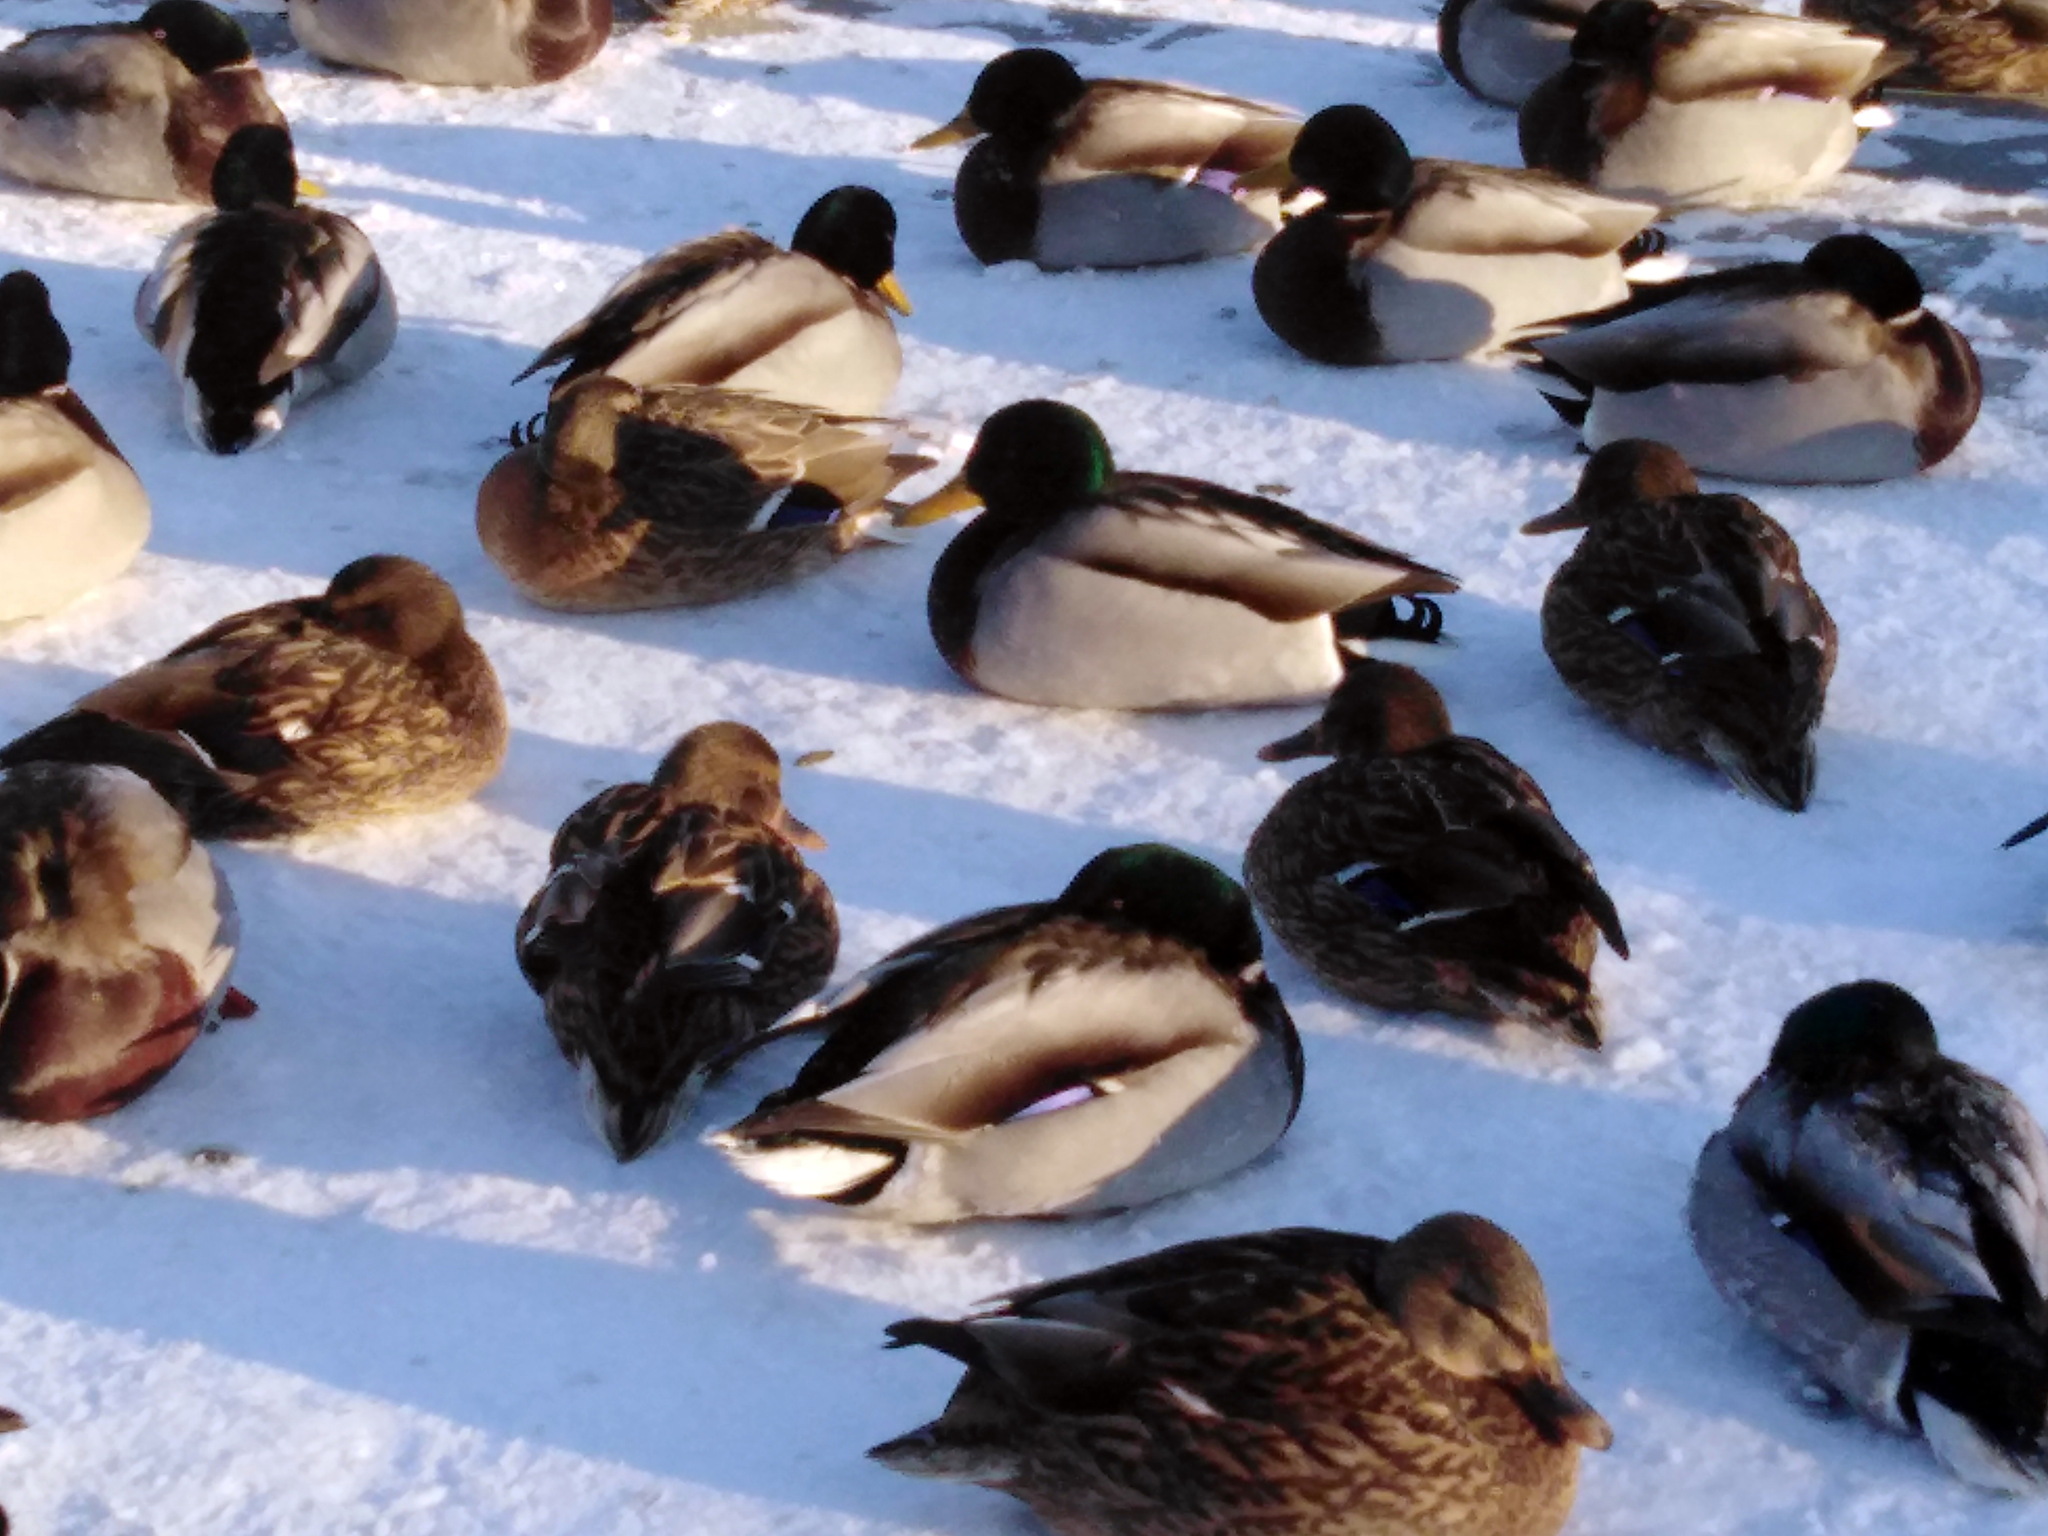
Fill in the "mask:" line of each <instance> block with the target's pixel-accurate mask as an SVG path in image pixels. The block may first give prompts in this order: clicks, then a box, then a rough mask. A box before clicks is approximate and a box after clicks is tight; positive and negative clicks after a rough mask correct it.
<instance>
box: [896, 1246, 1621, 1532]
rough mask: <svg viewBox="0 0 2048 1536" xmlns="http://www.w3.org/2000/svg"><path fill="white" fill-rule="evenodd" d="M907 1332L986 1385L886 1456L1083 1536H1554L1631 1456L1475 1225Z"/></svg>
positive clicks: (1519, 1263)
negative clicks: (1585, 1470) (1583, 1465)
mask: <svg viewBox="0 0 2048 1536" xmlns="http://www.w3.org/2000/svg"><path fill="white" fill-rule="evenodd" d="M1511 1330H1512V1331H1511ZM889 1331H890V1334H891V1337H892V1339H893V1340H894V1342H895V1343H896V1344H898V1345H913V1344H916V1345H925V1346H928V1347H931V1348H934V1349H938V1350H940V1351H942V1352H944V1353H946V1354H948V1355H951V1356H953V1357H954V1358H956V1359H958V1360H961V1361H962V1362H963V1363H964V1364H966V1365H967V1366H968V1372H967V1375H966V1377H965V1379H964V1380H963V1381H962V1382H961V1384H960V1386H959V1389H958V1390H957V1391H956V1392H955V1393H954V1395H953V1398H952V1400H951V1402H949V1403H948V1404H947V1406H946V1410H945V1412H944V1414H943V1415H942V1416H941V1417H940V1418H939V1419H938V1420H936V1421H935V1422H933V1423H931V1424H928V1425H926V1426H925V1427H924V1428H923V1429H921V1430H917V1431H913V1432H912V1433H911V1434H908V1435H905V1436H903V1437H901V1438H900V1439H898V1440H894V1441H891V1442H889V1443H888V1444H886V1445H882V1446H878V1447H876V1448H875V1450H874V1451H872V1452H870V1454H871V1455H873V1456H874V1457H875V1458H876V1459H877V1460H879V1461H881V1462H882V1463H883V1464H884V1465H886V1466H890V1467H892V1468H895V1469H896V1470H899V1471H904V1472H909V1473H912V1474H914V1475H921V1476H930V1477H943V1478H948V1479H955V1480H961V1481H970V1482H979V1483H983V1484H985V1485H987V1486H990V1487H996V1488H1000V1489H1002V1491H1004V1492H1006V1493H1010V1494H1012V1495H1014V1496H1015V1497H1017V1498H1019V1499H1022V1500H1023V1501H1024V1502H1025V1503H1027V1504H1029V1505H1030V1506H1031V1507H1032V1509H1033V1510H1034V1511H1036V1512H1037V1514H1038V1515H1039V1517H1040V1518H1041V1519H1042V1520H1044V1521H1045V1523H1046V1524H1047V1525H1048V1526H1050V1527H1051V1528H1052V1530H1053V1531H1055V1532H1057V1533H1059V1536H1248V1533H1257V1536H1452V1533H1456V1536H1551V1533H1553V1532H1555V1531H1556V1530H1557V1529H1558V1528H1559V1527H1560V1526H1561V1525H1562V1524H1563V1523H1564V1520H1565V1517H1566V1516H1567V1515H1568V1514H1569V1512H1570V1509H1571V1505H1572V1500H1573V1496H1574V1492H1575V1488H1576V1483H1577V1473H1578V1452H1579V1449H1580V1447H1581V1446H1591V1447H1594V1448H1604V1447H1605V1446H1606V1445H1607V1443H1608V1442H1609V1439H1610V1438H1611V1437H1610V1435H1609V1432H1608V1430H1607V1426H1606V1424H1605V1423H1604V1421H1602V1420H1601V1419H1600V1417H1599V1415H1598V1414H1597V1413H1595V1412H1594V1411H1593V1410H1592V1409H1591V1408H1590V1407H1589V1406H1588V1405H1587V1404H1586V1403H1585V1402H1584V1401H1583V1399H1580V1398H1579V1397H1578V1395H1577V1394H1576V1393H1575V1392H1573V1391H1572V1389H1571V1388H1570V1387H1569V1386H1568V1385H1566V1384H1565V1382H1564V1377H1563V1373H1562V1370H1561V1368H1560V1367H1559V1366H1558V1363H1557V1359H1556V1356H1555V1354H1554V1353H1553V1352H1552V1351H1551V1349H1550V1345H1549V1340H1548V1317H1547V1309H1546V1307H1545V1303H1544V1298H1543V1290H1542V1281H1541V1279H1540V1278H1539V1277H1538V1276H1537V1274H1536V1270H1535V1267H1534V1265H1533V1264H1531V1263H1530V1261H1529V1258H1528V1255H1527V1254H1525V1253H1524V1252H1523V1251H1522V1249H1521V1247H1520V1245H1519V1244H1517V1243H1516V1242H1515V1241H1514V1239H1513V1238H1512V1237H1510V1236H1508V1234H1507V1233H1505V1232H1503V1231H1501V1230H1500V1229H1499V1228H1498V1227H1495V1226H1493V1225H1492V1224H1491V1223H1490V1222H1486V1221H1483V1220H1482V1219H1480V1218H1478V1217H1473V1216H1459V1215H1452V1216H1442V1217H1437V1218H1434V1219H1432V1220H1431V1221H1429V1222H1425V1223H1423V1224H1422V1225H1421V1226H1419V1227H1417V1228H1416V1229H1415V1230H1414V1231H1412V1232H1410V1233H1409V1234H1407V1235H1406V1236H1404V1237H1402V1238H1400V1239H1397V1240H1396V1241H1394V1242H1392V1243H1389V1242H1385V1241H1383V1240H1381V1239H1378V1238H1372V1237H1357V1236H1352V1235H1350V1234H1347V1233H1341V1232H1330V1231H1322V1230H1318V1229H1313V1228H1294V1229H1288V1230H1281V1231H1274V1232H1264V1233H1256V1234H1251V1235H1248V1236H1244V1237H1234V1238H1216V1239H1209V1240H1205V1241H1201V1242H1194V1243H1186V1244H1182V1245H1180V1246H1179V1247H1175V1248H1168V1249H1165V1250H1164V1251H1162V1252H1159V1253H1155V1254H1152V1255H1149V1256H1147V1257H1144V1258H1140V1259H1134V1260H1131V1261H1129V1262H1127V1263H1123V1264H1115V1265H1111V1266H1109V1267H1107V1268H1105V1269H1100V1270H1096V1271H1093V1272H1091V1273H1088V1274H1082V1275H1075V1276H1072V1277H1069V1278H1067V1279H1065V1280H1058V1281H1053V1282H1051V1283H1049V1284H1045V1285H1040V1286H1034V1287H1028V1288H1026V1289H1024V1290H1021V1291H1017V1292H1015V1293H1013V1294H1011V1295H1010V1296H1008V1297H1005V1298H1003V1299H1002V1301H1001V1302H1000V1304H999V1305H997V1306H994V1307H992V1308H990V1309H989V1310H987V1311H985V1312H983V1313H981V1314H979V1315H978V1316H976V1317H973V1318H969V1319H967V1320H966V1321H964V1322H959V1323H948V1322H939V1321H936V1320H933V1319H927V1318H918V1319H912V1320H910V1321H908V1322H904V1323H898V1324H896V1325H895V1326H894V1327H892V1328H891V1329H890V1330H889ZM1517 1335H1519V1336H1517Z"/></svg>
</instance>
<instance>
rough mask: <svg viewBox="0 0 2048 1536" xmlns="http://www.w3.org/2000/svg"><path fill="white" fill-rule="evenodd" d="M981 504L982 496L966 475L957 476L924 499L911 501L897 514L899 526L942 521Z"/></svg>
mask: <svg viewBox="0 0 2048 1536" xmlns="http://www.w3.org/2000/svg"><path fill="white" fill-rule="evenodd" d="M980 506H981V497H980V496H979V495H977V494H976V493H975V491H974V489H973V488H972V487H971V486H969V485H968V483H967V481H966V479H965V478H964V477H955V478H954V479H952V480H949V481H947V482H946V484H944V485H943V486H941V487H940V488H939V489H938V490H936V491H933V492H932V493H931V495H929V496H927V497H925V498H924V500H922V501H917V502H913V503H911V504H910V505H909V506H907V507H905V508H904V509H903V510H902V511H901V512H899V513H897V514H896V526H897V527H898V528H922V527H924V526H925V525H926V524H927V523H937V522H942V521H944V520H945V519H946V518H949V517H951V516H953V515H954V514H955V513H956V512H972V511H975V510H976V509H978V508H979V507H980Z"/></svg>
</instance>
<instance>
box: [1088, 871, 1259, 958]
mask: <svg viewBox="0 0 2048 1536" xmlns="http://www.w3.org/2000/svg"><path fill="white" fill-rule="evenodd" d="M1058 906H1059V908H1060V910H1061V911H1064V912H1070V913H1072V914H1074V915H1075V916H1076V917H1087V918H1093V919H1095V920H1097V921H1099V922H1106V923H1121V924H1124V925H1125V926H1127V927H1131V928H1136V929H1138V930H1139V931H1140V932H1143V933H1149V934H1153V935H1156V936H1158V937H1160V938H1169V939H1178V940H1179V941H1180V942H1181V943H1183V944H1186V945H1187V946H1188V947H1189V948H1191V949H1196V950H1200V951H1201V952H1202V954H1203V955H1205V956H1206V957H1207V958H1208V961H1209V964H1210V965H1212V966H1213V967H1215V969H1216V970H1217V971H1219V972H1221V973H1222V974H1224V975H1226V976H1229V975H1235V974H1236V973H1237V972H1239V971H1242V970H1243V969H1244V968H1245V967H1246V966H1248V965H1250V964H1252V963H1253V962H1254V961H1256V960H1257V959H1258V958H1259V957H1260V956H1261V955H1262V954H1263V953H1264V947H1263V945H1262V944H1261V942H1260V939H1259V925H1258V923H1257V921H1256V920H1255V919H1254V918H1253V917H1252V903H1251V898H1250V897H1249V896H1247V895H1245V892H1244V887H1243V886H1241V885H1239V884H1238V883H1237V882H1236V881H1235V880H1233V879H1231V878H1230V876H1228V875H1226V874H1225V873H1224V872H1223V871H1222V870H1220V869H1218V868H1217V867H1216V866H1215V865H1214V864H1211V863H1210V862H1209V861H1208V860H1207V859H1198V858H1196V857H1195V856H1194V855H1193V854H1192V853H1183V852H1181V850H1180V849H1178V848H1169V847H1168V846H1167V845H1166V844H1164V843H1132V844H1130V845H1129V846H1127V847H1123V848H1111V849H1108V850H1106V851H1104V852H1102V853H1098V854H1097V855H1096V856H1095V857H1094V858H1092V859H1090V860H1089V861H1088V862H1087V863H1086V864H1084V865H1083V866H1082V867H1081V872H1080V873H1079V874H1077V875H1075V876H1074V878H1073V879H1072V880H1071V881H1070V882H1068V885H1067V888H1066V890H1064V891H1062V892H1061V893H1060V898H1059V902H1058Z"/></svg>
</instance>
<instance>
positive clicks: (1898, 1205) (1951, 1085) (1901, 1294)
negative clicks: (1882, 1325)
mask: <svg viewBox="0 0 2048 1536" xmlns="http://www.w3.org/2000/svg"><path fill="white" fill-rule="evenodd" d="M1728 1136H1729V1138H1730V1142H1731V1145H1732V1148H1733V1151H1734V1155H1735V1156H1736V1158H1737V1160H1738V1161H1739V1162H1740V1164H1741V1166H1742V1167H1743V1169H1744V1171H1745V1172H1746V1173H1747V1174H1748V1175H1749V1177H1750V1180H1751V1182H1752V1183H1753V1184H1755V1185H1756V1186H1757V1188H1758V1189H1759V1191H1760V1192H1761V1193H1762V1194H1763V1195H1764V1196H1765V1197H1766V1199H1767V1200H1769V1201H1770V1202H1771V1204H1772V1205H1773V1206H1775V1208H1776V1209H1777V1210H1778V1211H1779V1212H1781V1213H1782V1214H1783V1216H1784V1218H1785V1220H1786V1221H1787V1222H1788V1223H1789V1224H1790V1226H1791V1227H1792V1228H1793V1229H1794V1230H1795V1231H1796V1232H1797V1234H1798V1235H1799V1237H1800V1239H1801V1240H1802V1241H1803V1242H1805V1243H1806V1244H1807V1245H1808V1246H1810V1247H1812V1248H1814V1249H1815V1250H1817V1251H1818V1252H1819V1253H1820V1254H1821V1255H1822V1257H1823V1258H1824V1259H1825V1260H1826V1261H1827V1263H1828V1267H1829V1269H1830V1270H1831V1271H1832V1272H1833V1273H1834V1275H1835V1277H1836V1278H1837V1280H1839V1281H1840V1282H1841V1283H1842V1285H1843V1286H1844V1287H1845V1288H1846V1289H1847V1290H1848V1291H1849V1292H1850V1293H1851V1294H1852V1295H1854V1296H1855V1297H1856V1298H1857V1300H1858V1302H1859V1303H1860V1304H1861V1305H1862V1306H1863V1307H1864V1309H1865V1310H1866V1311H1868V1312H1871V1313H1872V1314H1873V1315H1876V1316H1878V1317H1881V1318H1890V1319H1891V1320H1893V1321H1899V1322H1910V1323H1911V1324H1912V1325H1913V1326H1915V1327H1937V1328H1938V1327H1943V1326H1951V1327H1954V1328H1956V1329H1957V1330H1958V1331H1961V1332H1969V1331H1971V1329H1972V1326H1973V1325H1972V1322H1971V1319H1972V1317H1973V1315H1975V1314H1977V1313H1978V1312H1979V1310H1980V1309H1981V1308H1982V1307H1983V1304H1985V1303H1987V1302H1990V1303H1996V1304H1998V1306H1999V1308H2000V1309H2001V1310H2003V1311H2004V1312H2005V1313H2006V1314H2007V1315H2013V1314H2016V1315H2018V1316H2019V1317H2020V1318H2021V1319H2022V1320H2023V1321H2024V1322H2025V1323H2026V1325H2027V1326H2028V1327H2029V1328H2030V1329H2032V1330H2034V1331H2036V1332H2037V1333H2038V1332H2039V1330H2040V1329H2042V1328H2043V1327H2044V1326H2048V1306H2044V1300H2043V1298H2044V1297H2048V1142H2044V1140H2043V1138H2042V1134H2041V1130H2040V1127H2039V1126H2038V1125H2036V1124H2035V1122H2034V1119H2033V1117H2032V1116H2031V1115H2030V1114H2029V1113H2028V1112H2027V1110H2026V1107H2025V1105H2023V1104H2022V1103H2021V1102H2020V1101H2019V1099H2018V1098H2017V1097H2016V1096H2014V1095H2013V1094H2012V1093H2011V1092H2010V1091H2009V1090H2008V1089H2006V1088H2005V1087H2004V1086H2003V1085H2002V1084H1999V1083H1997V1082H1994V1081H1993V1080H1992V1079H1990V1078H1987V1077H1984V1076H1983V1075H1982V1074H1980V1073H1977V1072H1974V1071H1972V1070H1970V1069H1969V1068H1968V1067H1965V1066H1962V1065H1961V1064H1960V1063H1956V1062H1949V1061H1943V1062H1941V1063H1939V1064H1937V1065H1936V1066H1935V1067H1934V1068H1931V1069H1929V1070H1928V1071H1927V1072H1925V1073H1922V1074H1917V1075H1916V1076H1914V1077H1912V1078H1909V1079H1906V1080H1904V1081H1901V1082H1895V1083H1888V1084H1883V1085H1880V1086H1877V1087H1874V1088H1869V1089H1865V1090H1863V1091H1861V1092H1859V1093H1856V1094H1854V1095H1853V1096H1849V1097H1830V1098H1823V1099H1820V1100H1818V1101H1815V1102H1802V1101H1801V1100H1800V1099H1798V1098H1797V1097H1796V1096H1795V1094H1794V1091H1793V1090H1792V1089H1791V1088H1790V1087H1789V1086H1787V1085H1786V1084H1783V1083H1780V1082H1776V1081H1774V1080H1772V1079H1771V1078H1770V1077H1768V1076H1766V1077H1765V1078H1764V1079H1762V1080H1761V1081H1760V1082H1759V1083H1758V1084H1757V1085H1756V1086H1755V1087H1754V1088H1752V1089H1751V1090H1750V1092H1749V1093H1748V1094H1747V1095H1745V1096H1744V1098H1743V1100H1742V1102H1741V1103H1740V1104H1738V1105H1737V1107H1736V1111H1735V1115H1734V1118H1733V1119H1732V1120H1731V1121H1730V1123H1729V1127H1728Z"/></svg>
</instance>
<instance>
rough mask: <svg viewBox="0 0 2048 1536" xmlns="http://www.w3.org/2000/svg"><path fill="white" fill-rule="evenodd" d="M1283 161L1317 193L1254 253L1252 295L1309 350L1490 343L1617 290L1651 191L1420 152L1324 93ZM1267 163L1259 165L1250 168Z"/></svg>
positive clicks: (1327, 355) (1374, 358) (1344, 353)
mask: <svg viewBox="0 0 2048 1536" xmlns="http://www.w3.org/2000/svg"><path fill="white" fill-rule="evenodd" d="M1286 171H1287V173H1288V176H1289V178H1290V179H1291V181H1292V182H1293V184H1294V187H1293V188H1290V190H1294V189H1296V188H1300V187H1308V188H1313V189H1314V190H1316V191H1319V192H1321V193H1322V194H1323V201H1322V203H1321V205H1320V206H1318V207H1316V208H1314V209H1312V210H1310V211H1308V212H1306V213H1303V214H1301V215H1299V216H1298V217H1296V218H1293V219H1290V220H1289V221H1288V223H1287V227H1286V228H1285V229H1283V230H1281V231H1280V233H1279V234H1277V235H1275V236H1274V237H1273V239H1272V242H1271V243H1270V244H1268V245H1267V247H1266V248H1265V250H1263V251H1261V252H1260V253H1259V260H1258V265H1257V266H1256V267H1254V268H1253V269H1252V297H1253V299H1254V300H1255V301H1256V302H1257V304H1258V306H1259V314H1260V316H1261V317H1262V318H1263V319H1264V320H1265V322H1266V324H1267V325H1269V326H1270V327H1272V329H1273V333H1274V334H1275V335H1276V336H1278V337H1279V338H1280V339H1281V340H1282V341H1284V342H1286V343H1287V344H1288V345H1289V346H1290V347H1292V348H1294V350H1295V351H1297V352H1299V353H1301V354H1302V355H1303V356H1305V357H1311V358H1314V359H1315V360H1316V361H1317V362H1320V363H1350V364H1356V363H1404V362H1415V361H1420V360H1424V359H1430V358H1454V357H1467V356H1470V355H1471V354H1473V353H1476V352H1486V351H1490V350H1492V349H1493V348H1496V347H1499V346H1501V345H1503V344H1504V343H1506V342H1509V341H1512V340H1514V339H1516V338H1518V337H1520V336H1524V335H1527V334H1528V333H1529V332H1530V331H1532V330H1534V329H1537V328H1540V327H1544V326H1548V325H1552V324H1554V323H1555V322H1556V321H1558V320H1560V319H1562V318H1564V317H1566V316H1570V315H1582V314H1585V313H1587V312H1588V311H1591V310H1597V309H1605V308H1607V307H1608V306H1610V305H1613V304H1618V303H1620V302H1621V301H1622V300H1623V299H1626V298H1627V297H1628V294H1629V286H1628V279H1627V278H1626V277H1625V276H1624V275H1623V273H1624V270H1625V266H1626V264H1627V263H1628V262H1630V261H1633V260H1634V259H1636V257H1638V256H1639V255H1644V254H1649V253H1651V251H1652V249H1653V248H1654V249H1661V248H1662V241H1661V238H1660V237H1656V236H1651V237H1649V238H1648V239H1645V238H1643V235H1644V231H1645V230H1646V229H1647V228H1648V226H1649V224H1650V222H1651V221H1652V220H1653V219H1655V218H1656V217H1657V209H1656V207H1655V205H1653V204H1650V203H1624V202H1618V201H1616V200H1615V199H1613V198H1610V197H1601V196H1600V195H1599V194H1597V193H1593V192H1588V191H1586V190H1585V189H1584V188H1583V187H1577V186H1574V185H1572V183H1570V182H1568V181H1565V180H1564V179H1562V178H1561V177H1557V176H1552V175H1550V174H1549V173H1548V172H1546V171H1512V170H1504V169H1501V168H1499V167H1496V166H1490V165H1472V164H1468V163H1467V162H1465V161H1462V160H1416V159H1414V158H1413V157H1412V156H1411V155H1410V154H1409V152H1408V146H1407V145H1406V144H1405V143H1403V142H1402V140H1401V135H1400V134H1398V133H1396V132H1395V131H1394V129H1393V127H1392V125H1391V124H1389V123H1388V122H1387V120H1386V119H1385V118H1384V117H1381V116H1380V115H1379V113H1377V112H1375V111H1373V109H1372V108H1370V107H1357V106H1344V107H1325V108H1324V109H1323V110H1322V111H1320V112H1318V113H1317V114H1316V115H1315V116H1314V117H1312V118H1310V119H1309V120H1308V122H1307V123H1306V124H1305V125H1304V126H1303V127H1302V130H1301V136H1300V137H1299V138H1297V139H1296V140H1295V141H1294V149H1293V152H1292V153H1291V155H1290V156H1289V158H1288V161H1287V166H1286ZM1272 175H1273V173H1272V172H1265V173H1260V176H1261V179H1266V178H1270V177H1272Z"/></svg>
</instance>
